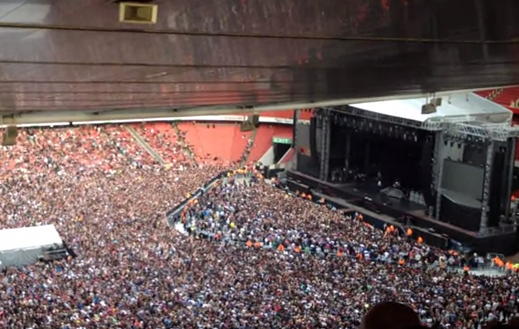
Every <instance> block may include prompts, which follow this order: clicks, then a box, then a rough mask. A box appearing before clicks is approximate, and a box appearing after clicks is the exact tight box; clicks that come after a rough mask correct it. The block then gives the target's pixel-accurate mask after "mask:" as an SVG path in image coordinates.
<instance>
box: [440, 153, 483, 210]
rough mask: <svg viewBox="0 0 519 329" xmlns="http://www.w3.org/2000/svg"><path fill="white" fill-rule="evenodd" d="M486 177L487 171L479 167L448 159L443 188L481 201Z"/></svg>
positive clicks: (443, 177)
mask: <svg viewBox="0 0 519 329" xmlns="http://www.w3.org/2000/svg"><path fill="white" fill-rule="evenodd" d="M484 177H485V170H484V169H483V168H481V167H479V166H473V165H470V164H467V163H463V162H458V161H452V160H449V159H446V160H444V162H443V173H442V182H441V187H442V189H446V190H450V191H454V192H456V193H459V194H462V195H464V196H467V197H469V198H473V199H476V200H479V201H480V200H481V198H482V195H483V179H484Z"/></svg>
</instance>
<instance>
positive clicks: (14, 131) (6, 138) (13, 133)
mask: <svg viewBox="0 0 519 329" xmlns="http://www.w3.org/2000/svg"><path fill="white" fill-rule="evenodd" d="M16 137H18V128H17V127H15V126H9V127H7V128H6V129H5V130H4V134H3V135H2V145H3V146H13V145H16Z"/></svg>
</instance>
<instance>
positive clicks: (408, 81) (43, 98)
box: [0, 0, 519, 124]
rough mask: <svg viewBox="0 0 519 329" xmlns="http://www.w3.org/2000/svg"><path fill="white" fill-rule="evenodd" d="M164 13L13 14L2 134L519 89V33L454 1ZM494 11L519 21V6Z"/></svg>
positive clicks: (7, 15)
mask: <svg viewBox="0 0 519 329" xmlns="http://www.w3.org/2000/svg"><path fill="white" fill-rule="evenodd" d="M155 2H156V3H157V4H158V6H159V13H158V20H157V22H156V24H152V25H149V26H146V25H144V26H143V25H131V24H124V23H119V21H118V10H119V7H118V6H119V4H118V1H111V0H81V1H53V0H32V1H25V0H5V1H1V2H0V115H1V119H2V122H1V123H3V124H15V123H42V122H49V121H56V120H58V121H100V120H116V119H134V118H143V117H172V116H178V115H189V116H192V115H196V114H200V115H202V114H204V115H205V114H209V113H210V114H216V113H221V114H226V113H233V114H234V113H237V112H240V111H244V112H249V113H250V112H251V110H252V109H256V110H261V109H269V110H271V109H278V108H279V109H286V108H308V107H315V106H323V105H324V104H344V103H352V102H357V103H358V102H364V101H366V100H368V99H372V98H375V99H385V98H383V97H384V96H392V97H418V96H419V95H426V94H431V93H434V92H436V93H438V92H445V91H453V90H475V89H484V88H489V87H500V86H509V85H515V84H519V65H517V64H518V62H519V56H517V55H518V51H517V45H516V42H515V41H514V38H516V37H517V36H519V22H518V21H517V20H516V19H515V16H510V17H508V16H506V15H504V16H503V17H501V16H499V19H498V20H496V21H495V22H494V21H493V22H488V24H490V25H492V29H493V30H499V29H500V31H501V30H502V32H503V33H501V34H499V36H498V37H495V38H499V39H495V38H494V39H489V38H490V37H491V35H490V34H487V38H482V35H485V34H481V33H480V29H482V28H486V26H485V24H487V23H485V22H483V24H480V23H481V22H479V20H478V19H477V17H479V16H478V13H477V12H476V11H475V10H476V9H475V8H474V5H473V1H472V0H460V1H457V2H456V8H458V9H459V10H458V11H456V10H453V7H452V6H453V4H452V3H450V2H445V1H440V0H414V1H390V2H391V6H385V5H384V3H387V2H384V1H382V2H381V1H379V0H369V1H365V0H363V1H353V0H352V1H346V2H344V1H342V0H330V1H325V2H315V1H313V0H285V1H277V2H276V1H274V2H273V1H261V0H252V1H240V0H221V1H206V0H178V1H160V0H157V1H155ZM489 6H493V7H492V8H490V9H493V12H496V10H497V13H498V14H499V13H511V12H512V13H513V12H518V11H519V2H517V1H516V2H514V1H495V2H492V3H491V4H490V2H489ZM512 7H513V8H512ZM486 9H489V8H486ZM460 11H462V12H464V17H476V19H470V20H466V21H463V20H460V19H459V16H458V13H457V12H460ZM499 15H501V14H499ZM432 21H435V24H436V25H435V26H436V28H435V29H431V22H432ZM452 21H456V22H457V24H456V26H455V28H454V27H453V26H451V25H449V24H450V23H449V22H452ZM403 22H405V24H403ZM316 103H317V104H316ZM215 112H216V113H215Z"/></svg>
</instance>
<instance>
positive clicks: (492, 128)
mask: <svg viewBox="0 0 519 329" xmlns="http://www.w3.org/2000/svg"><path fill="white" fill-rule="evenodd" d="M318 112H319V115H318V117H319V118H320V120H321V123H322V129H321V136H320V137H321V139H320V147H321V158H320V179H321V180H328V179H329V176H328V174H329V160H330V136H331V134H330V130H331V127H330V125H331V120H330V116H329V115H327V114H326V113H330V112H337V113H341V114H348V115H353V116H356V117H359V118H364V119H367V120H374V121H382V122H386V123H392V124H395V125H400V126H407V127H411V128H415V129H421V130H426V131H430V132H436V137H435V148H434V158H433V160H432V161H433V162H434V166H433V177H432V183H433V187H434V189H435V190H436V200H435V205H434V207H435V209H434V210H435V211H434V213H435V217H436V219H438V220H440V213H441V212H440V210H441V209H440V208H441V198H442V191H441V181H442V177H443V165H444V164H443V162H444V161H443V158H442V157H441V155H442V152H443V149H444V148H445V147H446V146H445V144H446V143H448V142H457V143H467V142H471V143H478V144H480V145H482V147H483V148H484V149H485V151H486V161H485V164H484V169H485V176H484V180H483V181H484V183H483V196H482V206H481V209H482V211H481V213H482V215H481V218H480V220H481V223H480V227H481V229H480V234H485V233H487V232H488V231H489V227H488V223H489V218H488V210H489V201H490V186H491V184H492V182H491V180H492V178H491V173H492V169H493V158H494V151H495V148H496V144H499V145H501V144H503V143H507V145H508V152H515V145H516V139H517V138H518V137H519V128H517V127H512V126H510V123H509V122H505V123H490V122H480V121H477V120H478V119H476V118H475V117H472V116H468V115H466V116H465V115H461V116H453V117H441V118H438V117H436V118H431V119H428V120H426V121H423V122H421V121H416V120H410V119H406V118H399V117H394V116H389V115H385V114H380V113H376V112H370V111H366V110H362V109H359V108H355V107H351V106H348V105H344V106H334V107H327V108H320V109H319V111H318ZM510 145H513V149H511V148H510ZM511 161H513V155H512V160H511ZM507 170H510V171H511V170H513V166H510V165H508V166H507ZM506 174H507V176H508V177H511V176H510V175H511V173H506ZM506 188H508V189H509V184H507V186H506ZM507 207H509V205H507ZM507 215H508V212H507Z"/></svg>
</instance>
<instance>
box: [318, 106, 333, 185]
mask: <svg viewBox="0 0 519 329" xmlns="http://www.w3.org/2000/svg"><path fill="white" fill-rule="evenodd" d="M321 115H322V119H321V120H322V121H321V122H322V127H321V157H320V166H319V168H320V171H319V179H320V180H322V181H327V180H328V179H329V178H330V177H329V172H330V138H331V120H330V114H329V112H328V111H326V110H325V111H323V112H322V113H321Z"/></svg>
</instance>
